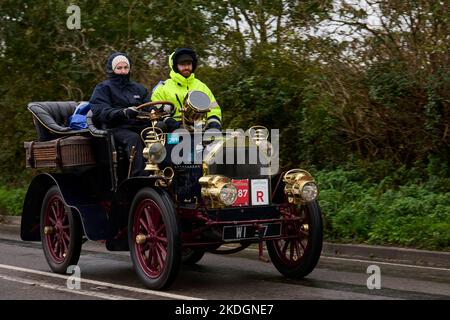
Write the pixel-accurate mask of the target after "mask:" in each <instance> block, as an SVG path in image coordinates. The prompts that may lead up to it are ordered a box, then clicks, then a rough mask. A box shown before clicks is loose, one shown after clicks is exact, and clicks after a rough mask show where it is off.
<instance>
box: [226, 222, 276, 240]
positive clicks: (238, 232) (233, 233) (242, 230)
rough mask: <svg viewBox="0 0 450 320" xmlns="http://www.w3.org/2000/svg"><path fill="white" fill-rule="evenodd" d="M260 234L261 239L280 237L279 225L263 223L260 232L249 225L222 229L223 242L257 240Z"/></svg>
mask: <svg viewBox="0 0 450 320" xmlns="http://www.w3.org/2000/svg"><path fill="white" fill-rule="evenodd" d="M260 232H261V236H262V237H263V238H268V237H278V236H280V235H281V223H279V222H277V223H265V224H263V228H262V229H260V230H257V229H256V228H255V226H254V225H251V224H245V225H238V226H225V227H223V236H222V239H223V240H224V241H234V240H243V239H258V238H259V236H260V234H259V233H260Z"/></svg>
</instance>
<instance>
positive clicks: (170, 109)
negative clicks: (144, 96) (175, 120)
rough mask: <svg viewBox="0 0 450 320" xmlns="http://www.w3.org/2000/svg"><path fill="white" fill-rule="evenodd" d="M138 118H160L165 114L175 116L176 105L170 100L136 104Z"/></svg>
mask: <svg viewBox="0 0 450 320" xmlns="http://www.w3.org/2000/svg"><path fill="white" fill-rule="evenodd" d="M136 110H138V111H139V114H138V116H137V117H138V118H140V119H145V120H159V119H160V118H162V117H163V116H166V115H168V116H173V114H174V113H175V105H174V104H173V103H172V102H170V101H151V102H146V103H143V104H140V105H138V106H136Z"/></svg>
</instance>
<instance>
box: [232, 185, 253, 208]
mask: <svg viewBox="0 0 450 320" xmlns="http://www.w3.org/2000/svg"><path fill="white" fill-rule="evenodd" d="M231 182H232V183H233V184H234V186H235V187H236V189H237V192H238V193H237V199H236V201H235V202H234V204H233V206H235V207H240V206H248V204H249V195H248V179H241V180H236V179H233V180H231Z"/></svg>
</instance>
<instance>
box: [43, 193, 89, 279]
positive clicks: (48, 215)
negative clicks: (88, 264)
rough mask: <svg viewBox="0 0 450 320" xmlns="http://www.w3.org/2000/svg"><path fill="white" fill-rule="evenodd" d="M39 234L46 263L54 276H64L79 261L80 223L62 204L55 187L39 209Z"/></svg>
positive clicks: (74, 214)
mask: <svg viewBox="0 0 450 320" xmlns="http://www.w3.org/2000/svg"><path fill="white" fill-rule="evenodd" d="M40 232H41V240H42V249H43V250H44V255H45V258H46V259H47V263H48V265H49V266H50V269H52V271H53V272H55V273H66V272H67V268H68V267H69V266H70V265H76V264H77V263H78V260H79V258H80V253H81V245H82V238H83V231H82V227H81V220H80V217H79V216H78V214H77V213H74V212H73V211H72V210H70V208H69V207H67V206H66V205H65V204H64V199H63V196H62V194H61V191H60V190H59V188H58V186H52V187H51V188H50V189H48V191H47V193H46V195H45V197H44V200H43V201H42V207H41V218H40Z"/></svg>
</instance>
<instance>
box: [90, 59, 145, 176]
mask: <svg viewBox="0 0 450 320" xmlns="http://www.w3.org/2000/svg"><path fill="white" fill-rule="evenodd" d="M130 68H131V62H130V59H129V58H128V56H127V55H126V54H124V53H121V52H115V53H113V54H112V55H110V56H109V58H108V62H107V63H106V73H107V76H108V79H107V80H105V81H103V82H101V83H99V84H98V85H97V86H96V87H95V89H94V92H93V93H92V96H91V99H90V100H89V103H90V105H91V109H92V113H93V120H94V121H95V123H97V124H99V125H100V126H101V127H102V128H109V129H111V130H112V134H113V137H114V141H115V142H116V143H117V145H119V146H122V147H123V148H124V149H125V151H126V154H127V157H128V159H130V158H131V154H132V149H133V147H134V149H135V153H134V160H133V163H132V165H131V176H142V175H148V174H146V173H145V171H144V168H145V160H144V157H143V156H142V151H143V142H142V139H141V137H140V133H141V131H142V130H143V129H144V128H146V127H148V123H146V122H143V121H139V120H137V119H136V117H137V115H138V113H139V112H138V111H137V110H136V108H135V106H138V105H140V104H143V103H145V102H149V100H150V97H149V93H148V90H147V89H146V88H145V87H144V86H143V85H141V84H139V83H136V82H134V81H131V80H130Z"/></svg>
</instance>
